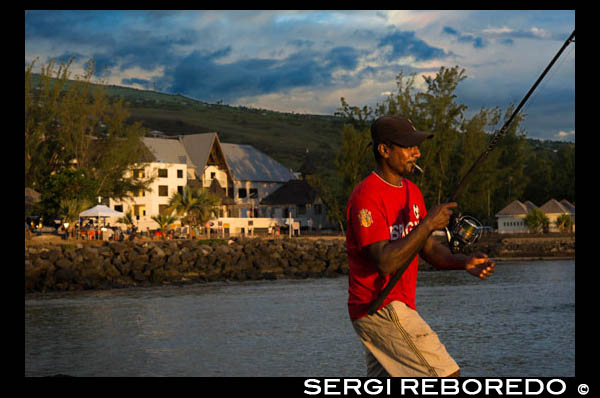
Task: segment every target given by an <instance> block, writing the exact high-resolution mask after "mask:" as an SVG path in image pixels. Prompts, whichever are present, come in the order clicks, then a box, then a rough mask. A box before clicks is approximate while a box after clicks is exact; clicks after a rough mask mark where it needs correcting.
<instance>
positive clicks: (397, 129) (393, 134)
mask: <svg viewBox="0 0 600 398" xmlns="http://www.w3.org/2000/svg"><path fill="white" fill-rule="evenodd" d="M431 137H433V134H430V133H425V132H423V131H417V129H416V128H415V126H413V124H412V122H411V121H410V119H407V118H404V117H401V116H382V117H380V118H379V119H377V120H375V121H374V122H373V124H372V125H371V139H372V140H373V143H374V144H379V143H382V144H385V143H390V142H391V143H392V144H396V145H399V146H403V147H412V146H417V145H419V144H420V143H421V142H423V141H424V140H425V139H426V138H431Z"/></svg>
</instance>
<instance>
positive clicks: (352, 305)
mask: <svg viewBox="0 0 600 398" xmlns="http://www.w3.org/2000/svg"><path fill="white" fill-rule="evenodd" d="M426 214H427V210H426V209H425V202H424V201H423V195H422V194H421V190H420V189H419V188H418V187H417V186H416V185H415V184H413V183H412V182H411V181H409V180H407V179H406V178H403V179H402V186H395V185H392V184H389V183H388V182H386V181H385V180H383V179H382V178H381V177H380V176H378V175H377V174H376V173H375V172H373V173H371V174H370V175H369V176H368V177H367V178H365V179H364V180H363V181H361V182H360V183H359V184H358V185H357V186H356V187H355V188H354V191H353V192H352V195H350V199H349V200H348V205H347V206H346V220H347V228H346V250H347V252H348V262H349V268H350V271H349V276H348V293H349V294H348V312H349V313H350V319H351V320H356V319H359V318H362V317H364V316H366V315H367V310H368V308H369V305H370V303H371V302H372V301H374V300H375V299H376V298H377V297H378V296H379V293H380V292H381V291H382V290H383V289H384V287H385V286H386V285H387V283H388V281H389V280H390V278H391V277H392V275H393V274H390V275H387V276H385V277H384V276H382V275H380V274H379V272H378V271H377V267H376V266H375V264H373V263H372V262H371V261H370V260H369V258H368V257H367V256H366V254H365V253H361V249H362V248H363V247H365V246H368V245H370V244H372V243H375V242H378V241H382V240H385V241H393V240H397V239H401V238H403V237H404V236H406V235H407V234H408V233H409V232H410V231H412V229H413V228H414V227H415V226H417V225H418V224H419V222H420V221H421V220H422V219H423V218H424V217H425V215H426ZM418 262H419V261H418V256H415V258H414V259H413V261H412V262H411V263H410V265H409V266H408V268H407V269H406V271H404V274H403V275H402V277H401V278H400V280H399V281H398V283H396V285H395V286H394V288H393V289H392V291H391V292H390V294H389V295H388V296H387V297H386V299H385V300H384V301H383V303H382V305H381V306H380V307H379V308H383V307H385V306H386V305H388V304H389V303H390V302H392V301H393V300H399V301H402V302H404V303H406V305H408V306H409V307H410V308H412V309H414V310H416V306H415V292H416V289H417V268H418ZM379 308H378V310H379Z"/></svg>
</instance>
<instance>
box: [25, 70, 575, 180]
mask: <svg viewBox="0 0 600 398" xmlns="http://www.w3.org/2000/svg"><path fill="white" fill-rule="evenodd" d="M37 77H38V76H36V75H34V74H32V78H33V79H34V84H35V79H36V78H37ZM104 87H105V89H106V91H107V94H108V95H109V96H110V97H111V98H114V99H123V100H124V101H125V103H126V104H128V108H129V110H130V113H131V117H130V121H131V122H133V121H141V122H142V123H143V125H144V126H145V127H147V128H148V129H150V130H159V131H161V132H163V133H166V134H169V135H179V134H193V133H206V132H217V133H218V134H219V139H220V140H221V142H227V143H234V144H250V145H252V146H254V147H255V148H257V149H259V150H261V151H262V152H264V153H266V154H268V155H269V156H271V157H273V158H274V159H276V160H277V161H279V162H280V163H282V164H283V165H285V166H287V167H290V168H292V169H294V170H298V169H299V167H300V166H301V164H302V163H303V161H304V159H305V157H306V150H307V149H308V150H309V153H310V158H311V160H312V161H313V163H314V165H315V166H316V167H317V169H318V170H319V171H320V172H324V173H326V174H330V173H331V172H332V169H333V167H334V165H333V160H334V157H335V153H336V152H337V150H338V148H339V145H340V143H341V127H342V120H341V119H340V118H339V117H335V116H327V115H306V114H295V113H284V112H276V111H270V110H265V109H253V108H247V107H243V106H239V107H234V106H229V105H222V104H209V103H206V102H202V101H198V100H195V99H191V98H188V97H185V96H183V95H180V94H165V93H159V92H155V91H149V90H138V89H134V88H128V87H121V86H114V85H105V86H104ZM528 141H529V143H530V144H531V146H532V148H534V149H535V150H536V151H540V150H541V151H556V150H557V149H558V148H559V147H561V146H562V145H570V144H567V143H563V142H558V141H540V140H534V139H528Z"/></svg>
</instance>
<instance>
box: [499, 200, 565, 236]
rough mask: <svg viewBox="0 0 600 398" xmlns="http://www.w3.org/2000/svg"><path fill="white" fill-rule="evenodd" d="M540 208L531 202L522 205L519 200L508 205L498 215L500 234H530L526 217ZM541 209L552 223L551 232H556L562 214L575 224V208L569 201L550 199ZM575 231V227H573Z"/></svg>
mask: <svg viewBox="0 0 600 398" xmlns="http://www.w3.org/2000/svg"><path fill="white" fill-rule="evenodd" d="M536 208H538V207H537V206H536V205H534V204H533V203H531V202H530V201H526V202H525V203H522V202H520V201H518V200H514V201H512V202H511V203H509V204H508V206H506V207H505V208H503V209H502V210H500V211H499V212H498V213H496V217H497V219H498V233H501V234H503V233H523V232H529V229H528V228H527V225H526V224H525V217H526V216H527V214H528V213H529V212H530V211H531V210H532V209H536ZM539 209H540V210H541V211H543V212H544V213H545V214H546V216H547V217H548V219H549V221H550V225H549V231H550V232H556V231H558V228H556V219H557V218H558V217H559V216H560V215H561V214H568V215H570V216H571V218H572V219H573V223H575V206H574V205H572V204H571V203H569V201H567V200H562V201H561V202H558V201H557V200H555V199H550V200H549V201H548V202H546V203H545V204H544V205H542V206H540V207H539ZM573 230H575V226H573Z"/></svg>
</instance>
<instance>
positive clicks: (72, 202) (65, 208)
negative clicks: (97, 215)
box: [60, 198, 94, 239]
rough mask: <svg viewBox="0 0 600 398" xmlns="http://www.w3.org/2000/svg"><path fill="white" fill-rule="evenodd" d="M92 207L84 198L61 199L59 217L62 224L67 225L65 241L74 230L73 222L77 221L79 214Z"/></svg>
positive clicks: (90, 202)
mask: <svg viewBox="0 0 600 398" xmlns="http://www.w3.org/2000/svg"><path fill="white" fill-rule="evenodd" d="M93 205H94V202H92V201H91V200H89V199H86V198H75V199H62V200H61V202H60V216H61V218H62V222H63V223H69V226H68V227H67V231H66V236H67V239H68V237H69V236H71V235H72V234H73V230H74V228H75V225H74V224H75V221H77V220H79V213H81V212H82V211H84V210H87V209H89V208H90V207H92V206H93Z"/></svg>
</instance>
